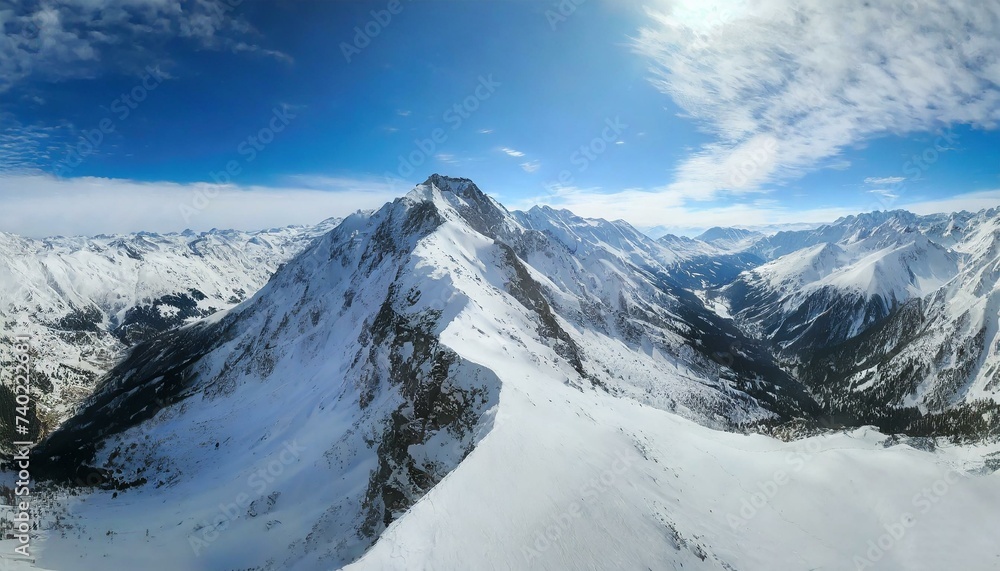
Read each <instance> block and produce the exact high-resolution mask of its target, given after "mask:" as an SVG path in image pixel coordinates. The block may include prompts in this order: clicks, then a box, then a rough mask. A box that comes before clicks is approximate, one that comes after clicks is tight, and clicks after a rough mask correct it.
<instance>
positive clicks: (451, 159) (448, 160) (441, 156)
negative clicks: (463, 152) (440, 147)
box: [434, 153, 458, 165]
mask: <svg viewBox="0 0 1000 571" xmlns="http://www.w3.org/2000/svg"><path fill="white" fill-rule="evenodd" d="M434 158H435V159H436V160H437V161H439V162H442V163H445V164H449V165H454V164H458V160H456V159H455V155H451V154H448V153H438V154H436V155H434Z"/></svg>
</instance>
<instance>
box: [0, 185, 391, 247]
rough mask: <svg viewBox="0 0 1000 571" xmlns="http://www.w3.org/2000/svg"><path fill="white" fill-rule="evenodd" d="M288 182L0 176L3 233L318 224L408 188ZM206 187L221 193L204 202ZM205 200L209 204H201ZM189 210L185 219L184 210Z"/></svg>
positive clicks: (36, 234) (378, 203)
mask: <svg viewBox="0 0 1000 571" xmlns="http://www.w3.org/2000/svg"><path fill="white" fill-rule="evenodd" d="M287 182H288V183H289V185H288V186H286V187H282V188H272V187H257V186H249V187H237V186H218V185H209V184H200V183H199V184H177V183H172V182H152V183H147V182H137V181H131V180H122V179H106V178H93V177H83V178H75V179H58V178H55V177H51V176H48V175H15V176H3V177H0V203H2V204H3V208H2V209H0V231H4V232H12V233H15V234H22V235H26V236H31V237H43V236H51V235H57V234H61V235H93V234H101V233H106V234H111V233H121V232H137V231H140V230H148V231H151V232H179V231H181V230H184V229H185V228H191V229H192V230H208V229H211V228H236V229H243V230H254V229H261V228H271V227H275V226H284V225H288V224H311V223H316V222H319V221H320V220H323V219H325V218H329V217H331V216H345V215H347V214H350V213H352V212H355V211H357V210H359V209H369V208H378V207H379V206H381V205H382V204H384V203H385V202H387V201H390V200H392V199H394V198H396V197H397V196H399V195H400V194H401V193H404V192H406V191H407V190H409V189H401V188H395V187H394V186H393V185H391V184H389V183H386V182H382V181H376V180H357V179H351V178H346V177H345V178H338V177H322V176H299V177H291V178H289V180H288V181H287ZM199 192H201V193H203V194H208V195H213V194H215V193H216V192H217V193H218V194H217V195H215V196H214V198H211V199H209V200H207V201H205V202H204V203H202V202H200V201H199V200H198V199H197V198H196V197H197V196H198V195H199ZM202 204H204V209H200V210H199V209H198V208H197V207H198V206H200V205H202ZM187 208H192V209H193V210H194V212H193V213H191V212H190V211H188V217H187V218H185V210H186V209H187Z"/></svg>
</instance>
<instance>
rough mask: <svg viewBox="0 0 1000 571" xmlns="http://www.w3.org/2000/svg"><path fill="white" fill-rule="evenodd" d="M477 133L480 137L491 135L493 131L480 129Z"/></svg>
mask: <svg viewBox="0 0 1000 571" xmlns="http://www.w3.org/2000/svg"><path fill="white" fill-rule="evenodd" d="M476 132H477V133H479V134H480V135H489V134H491V133H492V132H493V129H480V130H478V131H476Z"/></svg>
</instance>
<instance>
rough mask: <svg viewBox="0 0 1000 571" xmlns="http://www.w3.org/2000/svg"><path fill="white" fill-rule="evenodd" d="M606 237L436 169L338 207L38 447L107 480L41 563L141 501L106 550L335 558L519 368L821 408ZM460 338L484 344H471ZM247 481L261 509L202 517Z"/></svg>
mask: <svg viewBox="0 0 1000 571" xmlns="http://www.w3.org/2000/svg"><path fill="white" fill-rule="evenodd" d="M534 224H536V225H539V226H541V225H542V222H541V221H538V220H536V221H535V222H534ZM551 224H553V225H554V224H555V221H552V222H551ZM576 224H577V222H574V223H573V224H571V225H570V226H575V225H576ZM574 234H575V235H577V236H586V233H585V232H583V231H574ZM600 236H601V238H600V239H598V238H587V239H586V240H584V242H585V244H583V245H581V246H580V248H579V249H577V251H576V255H568V254H567V246H566V244H565V243H564V242H563V241H561V240H559V239H557V238H556V237H555V235H554V234H553V233H547V232H544V231H539V230H536V229H533V228H527V227H525V226H524V225H522V224H521V223H520V222H518V220H517V218H516V217H515V216H514V215H511V214H510V213H509V212H507V211H506V210H505V209H504V208H503V207H502V206H500V205H499V204H496V203H495V202H494V201H492V200H491V199H489V198H488V197H487V196H486V195H485V194H483V193H482V192H481V191H479V189H478V188H476V187H475V185H473V184H472V183H471V181H467V180H464V179H446V178H444V177H432V178H431V179H429V181H428V183H426V184H424V185H421V186H419V187H418V188H417V189H415V190H414V191H413V192H411V193H410V194H409V195H408V196H407V197H405V198H402V199H399V200H397V201H396V202H394V203H392V204H389V205H386V206H385V207H384V208H383V209H381V210H380V211H378V212H377V213H374V214H372V215H364V214H359V215H356V216H352V217H349V218H348V219H346V220H345V221H344V222H343V223H342V224H341V225H340V226H338V227H337V228H336V229H335V230H333V231H332V232H331V233H330V234H328V235H327V236H325V237H323V238H322V239H321V240H320V241H318V242H317V243H316V244H315V245H314V246H313V247H312V248H310V249H308V250H307V251H305V252H303V253H302V254H301V255H299V256H298V257H296V258H295V259H294V260H292V261H291V262H289V263H288V264H287V265H286V266H285V267H284V268H282V269H281V270H280V271H279V272H278V273H277V274H276V275H275V277H274V278H273V279H272V280H271V281H270V282H269V283H268V284H267V286H265V287H264V288H263V289H262V290H261V291H260V292H259V293H258V294H257V295H256V296H255V297H254V298H253V299H252V300H250V301H248V302H246V303H244V304H242V305H240V306H239V307H237V308H236V309H234V310H231V311H229V312H228V313H226V314H225V315H221V314H220V315H217V316H214V317H213V318H210V319H209V320H207V321H202V322H198V323H195V324H192V325H189V326H187V327H185V328H182V329H179V330H174V331H171V332H168V333H167V334H166V335H165V336H162V337H160V338H157V339H156V340H154V341H153V342H150V343H144V344H140V345H139V346H138V347H137V348H136V349H135V350H134V351H133V352H132V354H131V355H130V357H129V358H128V359H127V360H126V361H125V362H124V363H122V364H121V365H119V366H118V367H117V368H116V369H115V370H114V371H112V373H111V375H110V376H109V377H108V381H107V383H106V384H104V385H102V387H101V390H100V391H98V393H96V394H95V396H94V397H92V398H91V399H90V400H89V401H88V403H87V405H86V406H85V407H84V409H83V410H82V411H81V414H80V415H79V416H77V417H75V418H73V419H71V420H70V421H68V422H67V423H66V424H64V425H63V427H62V428H61V429H60V430H59V431H58V432H56V433H55V434H54V435H53V436H52V437H51V438H50V439H49V440H48V441H47V442H46V443H45V444H44V446H43V448H42V449H40V450H38V451H37V455H38V457H39V459H38V460H36V464H37V465H38V468H36V469H37V470H39V473H40V474H43V475H47V476H48V477H49V478H51V479H54V480H55V481H74V480H75V479H77V478H80V479H82V480H84V481H86V480H87V479H88V478H90V479H99V480H101V481H103V482H104V483H105V485H110V486H114V487H116V488H118V489H119V490H120V495H119V497H118V498H115V499H113V500H109V499H108V498H107V495H106V494H101V493H98V494H97V496H94V498H95V499H94V500H93V503H89V502H88V503H80V504H77V505H76V506H75V508H74V510H72V511H73V513H68V512H69V511H70V510H66V511H65V512H62V511H60V510H58V509H56V510H55V513H57V514H59V518H60V520H59V523H58V524H56V523H55V522H54V521H53V520H54V517H53V520H50V522H49V523H50V524H51V529H52V532H51V533H58V540H56V539H50V540H49V543H48V544H47V545H50V546H51V547H47V548H46V549H47V551H46V555H45V556H44V557H43V558H42V559H41V563H42V564H45V565H51V566H53V567H57V568H58V567H64V566H67V565H74V566H76V568H84V569H85V568H90V567H91V566H102V565H107V564H108V561H109V559H106V558H104V557H103V553H102V552H99V551H92V553H91V555H84V559H83V560H81V558H80V555H81V546H82V545H83V544H84V543H86V542H88V541H89V540H90V538H91V537H93V534H94V533H102V534H103V533H104V532H106V531H108V530H106V529H102V527H104V526H106V525H108V524H109V523H110V522H111V521H112V520H115V521H121V520H123V519H127V518H124V516H123V515H122V514H124V513H140V512H141V513H143V514H145V515H146V517H144V518H143V519H142V520H141V521H136V522H135V524H134V526H142V529H141V530H140V529H139V528H138V527H134V526H132V527H129V526H131V525H132V524H121V523H119V524H116V525H115V526H113V527H114V528H115V530H116V531H117V532H118V533H119V534H120V536H121V537H122V538H123V539H122V540H121V541H116V540H112V541H110V542H108V546H107V547H108V550H109V551H108V558H110V560H112V561H115V562H117V563H119V564H123V565H124V564H128V565H142V566H148V565H150V564H154V565H173V566H174V568H195V567H198V566H207V567H208V568H229V567H232V568H246V567H251V566H253V565H255V564H258V563H259V562H261V561H266V560H270V561H272V562H273V565H274V566H275V568H282V569H296V568H299V569H316V568H324V567H325V568H335V567H336V566H337V565H339V564H341V563H347V562H349V561H352V560H354V559H356V558H357V557H359V556H360V555H361V554H362V553H363V552H364V550H365V549H366V548H367V547H368V546H370V545H371V544H372V543H373V542H374V541H375V540H376V539H377V537H378V536H379V535H380V533H381V532H382V531H383V530H384V529H385V527H386V525H388V524H390V523H391V522H392V521H395V520H396V519H398V518H399V517H400V516H401V515H402V514H403V513H405V511H406V509H407V508H408V507H410V506H411V505H412V504H413V503H415V502H416V501H417V500H418V499H419V498H420V497H421V496H422V495H423V494H425V493H426V492H427V491H428V490H429V489H431V488H432V487H433V486H434V485H435V484H437V483H439V482H440V481H442V480H443V479H444V478H445V477H446V476H447V474H449V473H450V472H451V470H453V469H454V468H455V467H456V466H458V465H459V463H460V462H461V461H462V459H463V458H464V457H465V456H466V454H468V453H469V452H470V451H471V450H473V448H474V446H475V444H476V443H477V442H479V441H480V440H481V439H482V438H483V437H484V436H485V435H486V434H488V433H489V431H490V430H491V428H492V427H493V425H494V422H495V421H496V419H497V418H498V417H497V414H498V408H497V407H498V402H499V399H500V398H501V391H502V390H503V382H502V381H501V375H503V376H504V377H505V378H509V376H510V374H511V371H515V373H514V374H516V375H520V374H521V371H522V370H524V369H526V368H527V369H531V370H535V371H539V372H541V373H536V375H537V374H544V377H545V378H546V379H548V380H547V381H546V382H552V381H553V379H554V380H555V382H556V383H557V384H558V386H560V387H563V390H566V391H572V392H573V393H575V394H591V395H593V394H598V393H599V394H604V395H606V398H608V399H612V400H615V399H621V398H629V399H630V400H631V399H635V400H636V401H639V402H645V403H648V404H650V405H652V406H653V407H655V408H657V409H658V410H659V409H663V410H671V411H676V412H678V413H680V414H682V415H684V416H687V417H690V418H694V419H697V420H699V421H700V422H703V423H705V424H710V425H719V426H727V427H731V426H735V425H737V424H741V423H746V422H751V421H755V420H763V419H769V418H776V419H783V418H785V419H787V418H788V416H787V415H789V414H791V413H795V412H799V413H801V412H802V411H803V410H804V409H805V408H808V407H809V406H811V405H810V403H809V401H808V400H800V399H804V396H803V393H802V392H801V391H796V390H795V387H794V386H789V385H783V384H781V383H787V382H789V379H788V378H787V376H784V375H783V374H782V373H781V372H780V371H779V370H778V369H777V368H775V367H773V365H768V364H767V363H766V362H765V363H759V362H757V361H755V360H754V359H753V358H752V357H755V354H754V350H753V347H752V346H751V345H750V344H749V342H748V345H747V346H746V347H745V348H742V349H740V350H739V353H740V354H739V355H736V356H734V357H731V358H730V360H729V361H727V362H726V363H725V364H721V365H720V363H718V362H716V361H714V360H713V359H712V355H711V354H710V353H709V347H708V341H710V340H711V337H710V336H711V335H713V334H717V333H714V332H700V333H698V332H696V334H695V335H694V338H693V339H685V338H683V337H682V335H681V333H682V332H684V331H685V329H686V328H690V327H692V325H693V324H696V323H698V322H699V321H698V320H699V319H702V318H707V317H709V316H710V313H709V312H708V311H707V310H704V308H701V311H703V312H704V315H703V316H702V315H700V314H698V310H697V305H698V304H697V299H696V298H694V297H693V296H686V297H685V296H680V295H677V296H674V295H673V294H672V293H670V292H669V291H667V290H664V289H662V288H660V287H658V285H657V283H658V282H657V280H656V278H655V276H654V275H653V274H651V273H649V272H648V271H643V270H640V269H639V268H637V267H636V266H634V265H633V264H632V263H631V262H630V261H628V260H622V259H621V258H619V257H618V250H617V249H616V248H614V247H612V245H611V243H610V242H608V241H607V240H605V239H604V238H603V237H604V236H605V235H604V234H603V233H602V234H600ZM522 256H523V257H522ZM653 298H656V299H653ZM654 301H655V302H656V304H655V305H654ZM690 304H694V305H695V307H691V306H690ZM582 308H589V309H588V310H587V311H583V310H582ZM675 313H676V315H675ZM732 331H733V332H734V333H733V334H734V335H735V334H736V333H738V332H735V329H732ZM688 333H689V334H690V332H688ZM468 343H472V344H473V345H475V346H477V347H480V348H481V349H482V351H483V352H481V353H475V354H469V355H471V356H472V358H469V357H467V356H466V355H465V354H463V352H462V351H463V350H464V348H465V347H466V346H467V344H468ZM529 378H530V377H529ZM776 383H777V384H776ZM743 389H746V391H744V390H743ZM751 392H753V393H755V394H757V395H759V398H758V396H753V395H751V394H750V393H751ZM602 398H605V397H602ZM289 443H297V445H296V450H298V447H301V450H298V452H296V454H297V456H296V457H295V458H288V460H289V461H288V462H287V464H286V463H284V462H282V463H281V465H280V466H276V467H275V471H276V472H278V471H280V472H281V474H282V475H281V477H274V478H271V479H270V481H267V482H266V485H265V483H261V482H256V481H255V482H254V483H260V484H261V485H260V487H259V489H258V488H257V486H255V485H254V484H252V483H250V482H251V478H252V477H253V475H254V473H255V472H256V471H258V470H260V467H261V466H267V465H268V464H269V462H272V461H274V459H275V458H277V459H278V460H279V461H280V460H281V453H282V450H287V445H289ZM279 468H280V470H279ZM320 482H322V483H323V484H322V485H319V484H318V483H320ZM247 488H251V490H250V491H246V492H245V493H246V494H247V496H248V499H247V501H248V502H250V501H254V502H256V503H255V504H254V506H253V507H247V506H240V508H239V509H238V510H237V512H238V514H237V516H236V517H234V518H232V521H230V520H226V522H224V523H223V522H212V518H213V517H214V516H215V515H217V513H218V512H219V509H220V508H219V503H220V501H221V502H223V503H226V502H227V501H228V502H232V501H234V500H227V498H228V497H229V496H233V495H234V494H237V493H238V491H239V490H247ZM234 497H235V496H234ZM168 498H169V501H167V500H168ZM237 503H239V502H237ZM122 510H124V511H122ZM251 512H252V513H251ZM234 513H236V512H234ZM178 522H179V523H178ZM67 526H72V527H67ZM147 526H148V528H149V534H150V537H153V538H156V539H155V540H154V539H150V541H156V542H168V543H169V544H171V545H177V544H178V543H179V544H180V545H182V546H183V545H185V544H188V545H187V547H186V548H184V549H178V550H173V551H172V553H173V555H171V556H170V557H168V558H164V559H163V560H162V561H148V560H147V559H146V557H147V556H146V555H145V554H144V552H143V553H138V552H136V551H135V550H134V545H135V544H134V543H133V541H134V540H128V539H127V538H135V537H140V538H145V532H146V529H147ZM64 532H65V533H64ZM216 533H218V535H216ZM257 534H263V535H261V536H260V537H261V538H262V540H261V541H260V542H259V543H258V544H257V545H258V548H257V549H256V550H248V549H247V537H254V536H256V535H257ZM63 535H65V537H63ZM192 538H194V539H192ZM265 539H266V540H265ZM140 541H144V539H140ZM202 541H204V542H205V543H206V545H202V544H201V543H200V542H202Z"/></svg>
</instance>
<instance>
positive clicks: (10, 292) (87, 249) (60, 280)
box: [0, 219, 338, 426]
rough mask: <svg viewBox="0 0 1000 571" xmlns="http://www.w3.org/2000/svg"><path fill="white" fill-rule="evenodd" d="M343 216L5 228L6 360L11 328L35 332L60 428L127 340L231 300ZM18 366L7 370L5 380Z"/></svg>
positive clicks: (2, 337)
mask: <svg viewBox="0 0 1000 571" xmlns="http://www.w3.org/2000/svg"><path fill="white" fill-rule="evenodd" d="M337 222H338V221H337V220H333V219H331V220H327V221H325V222H323V223H321V224H319V225H317V226H308V227H288V228H280V229H273V230H264V231H259V232H239V231H232V230H222V231H220V230H212V231H210V232H203V233H198V234H196V233H193V232H185V233H182V234H165V235H160V234H151V233H146V232H140V233H137V234H130V235H116V236H96V237H92V238H83V237H74V238H63V237H55V238H47V239H42V240H32V239H27V238H22V237H19V236H15V235H11V234H4V233H0V299H2V302H0V320H2V321H3V323H4V325H5V327H4V331H3V333H2V334H0V362H2V363H4V364H5V365H6V364H7V363H8V362H9V359H10V356H11V353H10V347H11V336H12V335H14V334H18V333H28V334H30V335H31V336H32V348H33V350H34V351H36V352H37V354H38V355H44V357H45V358H44V359H36V366H37V370H36V371H35V377H34V378H33V380H32V382H33V384H34V385H35V386H36V387H37V388H39V389H40V391H41V393H40V394H39V395H38V396H39V397H40V399H41V401H40V405H41V406H40V408H41V409H42V410H41V411H40V413H41V415H42V416H43V418H44V419H45V420H46V422H47V424H48V425H49V426H54V425H55V424H57V423H58V422H60V421H62V420H63V419H64V418H65V417H66V415H67V414H69V412H70V411H71V410H72V408H73V407H74V406H75V405H76V404H77V403H78V402H80V400H81V399H83V398H84V397H86V396H87V395H88V394H89V393H90V391H91V390H93V386H94V382H95V380H96V379H97V377H99V376H100V375H102V374H103V373H105V372H106V371H107V370H108V369H110V368H111V366H112V365H113V364H114V362H115V361H116V360H117V359H118V358H119V357H120V355H121V353H122V352H123V351H124V350H125V349H126V348H127V347H129V346H131V345H132V344H134V343H135V342H137V341H141V340H143V339H146V338H148V337H150V336H152V335H154V334H156V333H158V332H159V331H162V330H164V329H166V328H169V327H173V326H176V325H179V324H181V323H184V322H186V321H190V320H192V319H196V318H199V317H202V316H205V315H208V314H210V313H212V312H214V311H217V310H220V309H226V308H229V307H233V306H234V305H236V304H237V303H239V302H241V301H243V300H244V299H246V298H248V297H249V296H251V295H252V294H253V293H254V292H255V291H257V289H259V288H260V287H261V286H262V285H264V283H265V282H266V281H267V280H268V278H270V276H271V274H272V273H273V272H274V270H275V269H276V268H277V267H278V265H279V264H281V263H283V262H285V261H286V260H288V259H289V258H291V257H292V256H293V255H295V254H297V253H298V252H299V251H301V250H302V249H303V248H304V247H306V246H307V245H308V244H309V243H310V242H311V241H312V240H313V239H314V238H315V237H316V236H319V235H321V234H323V233H325V232H327V231H329V229H330V228H332V227H333V226H334V225H336V223H337ZM11 370H12V369H11V368H10V367H7V366H3V367H0V382H3V383H4V384H6V383H8V382H9V380H10V379H9V375H10V371H11Z"/></svg>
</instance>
